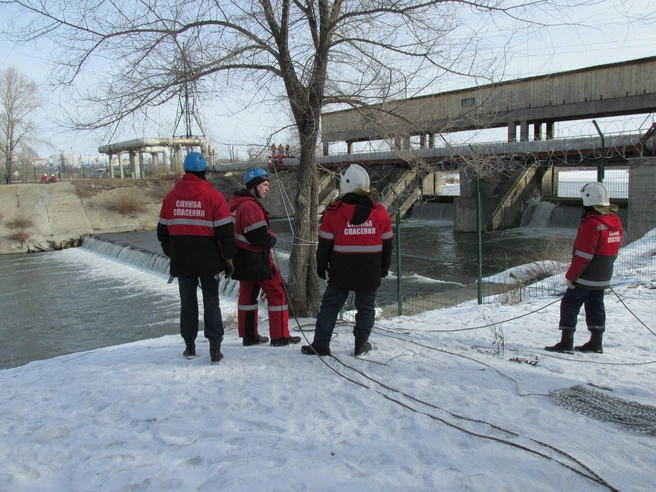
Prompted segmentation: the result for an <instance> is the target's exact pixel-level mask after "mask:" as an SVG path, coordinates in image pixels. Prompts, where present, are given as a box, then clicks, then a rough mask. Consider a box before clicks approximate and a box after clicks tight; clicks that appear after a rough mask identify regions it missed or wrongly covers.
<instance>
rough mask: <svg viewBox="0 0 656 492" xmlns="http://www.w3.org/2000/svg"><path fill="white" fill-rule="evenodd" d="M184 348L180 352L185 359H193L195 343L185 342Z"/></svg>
mask: <svg viewBox="0 0 656 492" xmlns="http://www.w3.org/2000/svg"><path fill="white" fill-rule="evenodd" d="M185 345H186V347H185V350H184V352H182V355H184V356H185V357H186V358H187V359H193V358H194V357H196V344H195V343H194V342H191V343H186V342H185Z"/></svg>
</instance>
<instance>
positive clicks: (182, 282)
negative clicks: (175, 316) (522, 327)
mask: <svg viewBox="0 0 656 492" xmlns="http://www.w3.org/2000/svg"><path fill="white" fill-rule="evenodd" d="M206 167H207V162H206V161H205V157H203V155H202V154H200V153H199V152H191V153H189V154H188V155H187V157H186V158H185V160H184V171H185V174H184V176H182V179H181V180H180V181H178V182H177V183H176V185H175V186H174V187H173V189H172V190H171V192H170V193H169V194H168V195H166V197H164V202H163V203H162V208H161V211H160V215H159V223H158V224H157V239H159V241H160V243H161V244H162V250H163V251H164V254H166V256H168V257H169V258H171V269H170V272H171V276H172V277H177V278H178V287H179V290H180V335H182V338H183V339H184V341H185V345H186V348H185V351H184V352H183V355H184V356H185V357H186V358H188V359H193V358H194V357H195V356H196V343H195V341H196V337H197V336H198V298H197V295H196V289H197V288H198V284H199V282H200V288H201V290H202V293H203V308H204V319H203V320H204V323H205V338H207V339H208V340H209V341H210V359H211V362H212V364H216V363H218V362H219V361H220V360H221V359H223V354H221V341H222V340H223V333H224V329H223V318H222V316H221V307H220V304H219V273H221V272H225V276H226V278H229V277H230V276H231V275H232V271H233V268H232V258H234V256H235V254H236V253H237V244H236V243H235V234H234V229H233V226H232V217H231V216H230V209H229V208H228V204H227V203H226V200H225V198H224V197H223V195H222V194H221V193H219V192H218V191H217V190H216V189H214V187H213V186H212V185H211V184H210V183H209V182H208V181H207V180H206V179H205V168H206Z"/></svg>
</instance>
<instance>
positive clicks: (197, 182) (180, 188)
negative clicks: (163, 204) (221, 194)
mask: <svg viewBox="0 0 656 492" xmlns="http://www.w3.org/2000/svg"><path fill="white" fill-rule="evenodd" d="M208 188H212V185H211V184H210V183H209V181H207V180H206V179H201V178H199V177H198V176H194V175H193V174H190V173H186V174H185V175H184V176H182V179H181V180H180V181H178V182H177V183H176V184H175V186H174V187H173V190H172V192H173V193H174V194H175V196H177V197H179V198H182V199H183V200H190V199H192V198H196V197H197V196H198V195H200V194H201V193H203V192H204V191H206V190H207V189H208Z"/></svg>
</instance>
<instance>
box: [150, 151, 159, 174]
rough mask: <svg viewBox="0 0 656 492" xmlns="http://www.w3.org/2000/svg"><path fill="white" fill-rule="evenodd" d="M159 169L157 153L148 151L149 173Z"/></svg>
mask: <svg viewBox="0 0 656 492" xmlns="http://www.w3.org/2000/svg"><path fill="white" fill-rule="evenodd" d="M157 171H159V153H158V152H151V153H150V173H151V174H156V173H157Z"/></svg>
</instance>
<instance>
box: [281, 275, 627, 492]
mask: <svg viewBox="0 0 656 492" xmlns="http://www.w3.org/2000/svg"><path fill="white" fill-rule="evenodd" d="M283 288H284V289H285V293H286V292H287V286H286V284H285V282H284V281H283ZM291 314H292V316H293V318H294V319H295V320H296V324H297V325H298V328H299V331H300V332H301V335H302V336H303V338H304V339H305V341H306V342H308V344H309V343H310V342H309V340H308V338H307V336H306V334H305V330H303V329H302V327H301V323H300V322H299V320H298V318H297V317H296V314H295V313H293V312H292V313H291ZM330 358H331V359H333V360H335V361H337V362H338V363H339V364H341V365H342V366H343V367H345V368H347V369H350V370H352V371H354V372H356V373H357V374H360V375H361V376H362V377H364V378H365V379H367V380H369V381H371V382H372V383H374V384H377V385H379V386H381V387H383V388H385V389H387V390H388V391H391V392H394V393H398V394H401V395H403V396H405V397H406V398H408V399H410V400H412V401H415V402H417V403H420V404H423V405H426V406H428V407H430V408H433V409H436V410H441V411H444V412H446V413H448V414H449V415H451V416H452V417H455V418H458V419H462V420H466V421H469V422H475V423H481V424H485V425H488V426H490V427H491V428H493V429H495V430H498V431H501V432H505V433H507V434H509V435H511V436H513V437H520V435H519V434H517V433H515V432H513V431H509V430H506V429H504V428H502V427H500V426H497V425H494V424H492V423H490V422H485V421H483V420H477V419H471V418H468V417H464V416H462V415H458V414H456V413H453V412H449V411H448V410H446V409H443V408H440V407H438V406H437V405H433V404H432V403H428V402H425V401H423V400H420V399H418V398H415V397H413V396H411V395H409V394H407V393H405V392H403V391H401V390H398V389H396V388H393V387H392V386H389V385H386V384H384V383H382V382H380V381H378V380H376V379H374V378H372V377H370V376H368V375H367V374H365V373H364V372H362V371H360V370H358V369H356V368H354V367H352V366H350V365H348V364H346V363H344V362H342V361H341V360H340V359H338V358H337V357H335V356H334V355H331V356H330ZM318 359H319V360H320V361H321V363H323V364H324V365H325V366H326V367H327V368H328V369H330V370H331V371H333V372H334V373H335V374H337V375H338V376H339V377H341V378H343V379H345V380H346V381H349V382H351V383H353V384H355V385H357V386H360V387H362V388H364V389H370V390H372V391H375V392H376V393H378V394H379V395H380V396H382V397H383V398H385V399H387V400H389V401H391V402H393V403H396V404H398V405H400V406H402V407H403V408H405V409H407V410H410V411H412V412H415V413H420V414H422V415H425V416H427V417H429V418H431V419H433V420H436V421H438V422H441V423H443V424H445V425H447V426H449V427H452V428H454V429H456V430H459V431H461V432H464V433H466V434H469V435H471V436H474V437H478V438H481V439H487V440H491V441H496V442H498V443H501V444H506V445H508V446H512V447H515V448H518V449H521V450H523V451H526V452H528V453H531V454H534V455H537V456H540V457H542V458H545V459H547V460H550V461H554V462H555V463H557V464H559V465H560V466H563V467H565V468H567V469H568V470H571V471H573V472H574V473H576V474H578V475H580V476H582V477H584V478H587V479H589V480H591V481H593V482H596V483H598V484H600V485H603V486H604V487H606V488H608V489H609V490H611V491H612V492H619V491H618V489H616V488H614V487H613V486H612V485H610V484H609V483H608V482H606V481H605V480H604V479H603V478H601V477H600V476H599V475H597V474H596V473H595V472H594V471H592V469H590V468H589V467H588V466H586V465H585V464H583V463H582V462H581V461H579V460H578V459H576V458H574V457H573V456H571V455H569V454H568V453H566V452H564V451H562V450H560V449H558V448H556V447H554V446H551V445H550V444H546V443H543V442H540V441H537V440H535V439H533V438H529V439H530V440H531V441H532V442H534V443H536V444H539V445H540V446H544V447H546V448H548V449H550V450H552V451H554V452H555V453H558V454H560V455H561V456H564V457H566V458H568V459H569V460H571V461H572V462H574V463H576V464H577V465H578V466H580V467H581V468H582V469H583V470H585V471H581V470H579V469H577V468H575V467H573V466H572V465H569V464H567V463H564V462H563V461H561V460H559V459H556V458H553V457H552V456H549V455H548V454H545V453H543V452H541V451H538V450H535V449H531V448H530V447H528V446H524V445H522V444H518V443H516V442H512V441H509V440H507V439H502V438H500V437H495V436H489V435H485V434H480V433H477V432H473V431H471V430H469V429H465V428H464V427H460V426H458V425H455V424H454V423H452V422H449V421H448V420H445V419H443V418H440V417H438V416H437V415H433V414H432V413H429V412H425V411H422V410H420V409H419V408H415V407H413V406H411V405H410V404H408V403H404V402H402V401H400V400H398V399H396V398H394V397H392V396H390V395H388V394H385V393H384V392H382V391H380V390H378V389H376V388H375V387H371V386H369V385H367V384H365V383H363V382H361V381H357V380H356V379H354V378H351V377H349V376H347V375H346V374H344V373H343V372H341V371H339V370H338V369H337V368H335V367H333V366H332V365H331V364H329V363H328V362H327V361H326V360H325V359H328V357H318ZM511 379H512V378H511Z"/></svg>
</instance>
